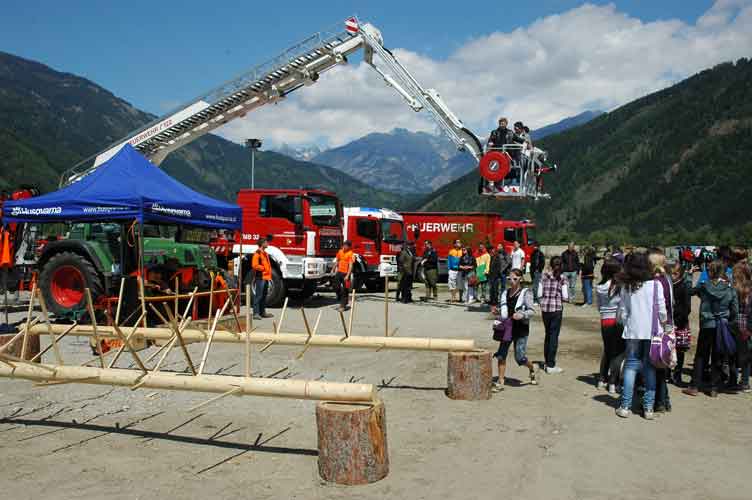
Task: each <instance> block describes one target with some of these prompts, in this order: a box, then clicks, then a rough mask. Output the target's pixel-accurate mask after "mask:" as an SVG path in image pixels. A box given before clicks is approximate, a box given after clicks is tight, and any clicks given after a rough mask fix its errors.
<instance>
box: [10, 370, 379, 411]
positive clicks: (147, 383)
mask: <svg viewBox="0 0 752 500" xmlns="http://www.w3.org/2000/svg"><path fill="white" fill-rule="evenodd" d="M0 377H6V378H20V379H25V380H32V381H34V382H56V381H59V380H66V381H68V380H69V381H71V382H78V383H85V384H94V385H114V386H124V387H133V386H134V385H136V384H138V385H139V386H140V387H148V388H151V389H162V390H177V391H191V392H209V393H215V394H221V393H225V392H228V391H230V390H232V389H234V388H236V387H239V388H240V389H241V390H240V391H239V392H238V395H243V396H265V397H277V398H292V399H309V400H319V401H342V402H370V401H373V400H374V399H375V396H376V391H375V388H374V386H373V385H371V384H345V383H335V382H319V381H313V380H292V379H272V378H254V377H251V378H246V377H233V376H229V375H199V376H195V377H190V376H186V375H184V374H182V373H167V372H160V373H153V372H150V373H149V374H148V375H144V374H143V373H141V372H140V371H138V370H123V369H119V368H96V367H90V366H56V365H41V364H37V363H19V364H18V365H17V366H16V367H15V368H10V367H6V366H4V365H0Z"/></svg>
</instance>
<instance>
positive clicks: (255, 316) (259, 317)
mask: <svg viewBox="0 0 752 500" xmlns="http://www.w3.org/2000/svg"><path fill="white" fill-rule="evenodd" d="M253 319H255V320H261V316H259V315H258V314H254V315H253Z"/></svg>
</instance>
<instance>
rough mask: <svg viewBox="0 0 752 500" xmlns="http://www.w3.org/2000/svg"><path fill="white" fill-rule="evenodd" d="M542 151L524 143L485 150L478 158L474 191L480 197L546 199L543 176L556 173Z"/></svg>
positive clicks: (554, 167)
mask: <svg viewBox="0 0 752 500" xmlns="http://www.w3.org/2000/svg"><path fill="white" fill-rule="evenodd" d="M557 168H558V167H557V166H556V165H555V164H549V163H548V161H547V158H546V152H545V151H543V150H542V149H540V148H535V147H534V148H532V149H530V148H528V147H527V145H526V144H518V143H512V144H503V145H502V146H501V147H498V148H496V147H494V148H488V149H487V150H486V153H485V154H484V155H483V156H482V157H481V159H480V164H479V169H480V176H481V178H480V181H479V185H478V192H479V194H481V195H483V196H493V197H496V198H510V199H519V200H522V199H533V200H537V199H539V198H550V197H551V196H550V195H549V194H547V193H544V192H543V176H544V175H545V174H547V173H550V172H554V171H556V170H557Z"/></svg>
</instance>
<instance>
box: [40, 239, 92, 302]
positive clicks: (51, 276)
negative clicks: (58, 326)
mask: <svg viewBox="0 0 752 500" xmlns="http://www.w3.org/2000/svg"><path fill="white" fill-rule="evenodd" d="M39 287H40V288H41V290H42V294H43V296H44V300H45V302H46V303H47V308H48V309H49V310H50V312H52V313H54V314H55V315H56V316H66V315H70V314H71V313H73V312H74V311H82V310H85V309H86V292H85V288H89V289H90V290H91V298H92V300H94V301H96V300H97V298H99V296H100V295H102V294H103V293H104V287H103V286H102V279H101V278H100V277H99V274H97V271H96V269H94V265H93V264H92V263H91V262H89V261H88V260H86V259H85V258H84V257H81V256H80V255H78V254H75V253H72V252H60V253H59V254H57V255H54V256H52V258H50V260H48V261H47V263H46V264H45V265H44V268H43V269H42V272H41V274H40V275H39Z"/></svg>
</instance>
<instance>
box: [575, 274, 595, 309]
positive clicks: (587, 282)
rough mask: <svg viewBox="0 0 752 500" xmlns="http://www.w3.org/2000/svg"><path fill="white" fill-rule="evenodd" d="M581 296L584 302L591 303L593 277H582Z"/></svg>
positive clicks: (590, 304)
mask: <svg viewBox="0 0 752 500" xmlns="http://www.w3.org/2000/svg"><path fill="white" fill-rule="evenodd" d="M582 296H583V299H584V301H585V302H584V303H585V304H587V305H589V306H592V305H593V278H582ZM570 299H571V297H570Z"/></svg>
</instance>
